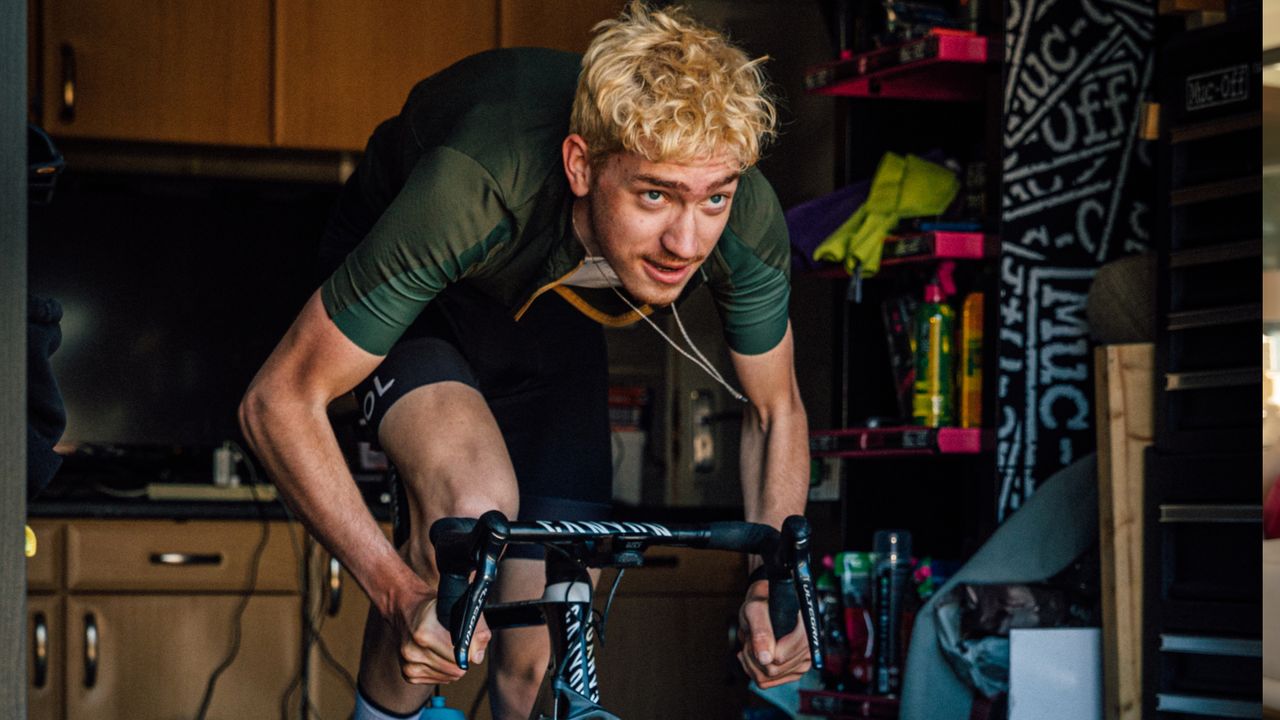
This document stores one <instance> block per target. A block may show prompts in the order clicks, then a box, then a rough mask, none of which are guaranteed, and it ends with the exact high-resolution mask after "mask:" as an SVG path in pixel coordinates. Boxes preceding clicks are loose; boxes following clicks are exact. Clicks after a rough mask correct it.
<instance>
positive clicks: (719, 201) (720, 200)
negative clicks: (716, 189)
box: [707, 194, 729, 207]
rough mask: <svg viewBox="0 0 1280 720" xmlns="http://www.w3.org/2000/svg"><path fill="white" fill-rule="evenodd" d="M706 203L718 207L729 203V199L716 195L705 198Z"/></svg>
mask: <svg viewBox="0 0 1280 720" xmlns="http://www.w3.org/2000/svg"><path fill="white" fill-rule="evenodd" d="M707 202H708V203H709V204H710V205H712V206H715V207H718V206H720V205H723V204H725V203H727V202H729V198H728V197H727V196H725V195H720V194H716V195H712V196H711V197H709V198H707Z"/></svg>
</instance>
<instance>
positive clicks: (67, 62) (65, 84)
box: [58, 42, 76, 123]
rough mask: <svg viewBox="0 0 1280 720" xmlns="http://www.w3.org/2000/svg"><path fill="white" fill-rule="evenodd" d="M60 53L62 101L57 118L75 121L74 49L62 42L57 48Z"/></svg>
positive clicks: (69, 44) (67, 121) (63, 120)
mask: <svg viewBox="0 0 1280 720" xmlns="http://www.w3.org/2000/svg"><path fill="white" fill-rule="evenodd" d="M58 50H59V53H60V54H61V55H62V102H61V103H60V107H59V109H58V118H59V119H60V120H62V122H65V123H69V122H75V119H76V49H75V48H74V47H72V45H71V43H65V42H64V43H62V47H60V48H59V49H58Z"/></svg>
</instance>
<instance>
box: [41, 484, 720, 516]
mask: <svg viewBox="0 0 1280 720" xmlns="http://www.w3.org/2000/svg"><path fill="white" fill-rule="evenodd" d="M357 487H359V488H360V490H361V493H362V494H363V495H364V498H365V503H366V504H367V505H368V506H369V509H370V511H371V512H372V513H373V516H374V517H375V518H377V519H378V520H382V521H389V520H390V519H391V504H390V497H389V495H388V493H387V491H386V485H385V483H383V482H380V481H378V480H376V479H364V480H362V481H361V482H358V483H357ZM145 492H146V484H145V483H142V482H129V481H121V480H119V479H118V478H117V479H113V480H112V481H109V482H108V481H104V480H102V479H87V478H57V479H55V481H54V482H53V483H52V484H51V485H50V486H49V487H48V488H47V489H46V490H45V491H44V492H43V493H41V494H40V495H39V496H37V497H36V498H35V499H33V500H31V501H30V502H28V504H27V514H28V515H29V516H30V517H35V518H98V519H123V518H140V519H141V518H149V519H157V518H171V519H183V520H262V519H267V520H286V519H290V517H291V516H290V514H289V512H288V510H287V509H286V508H285V505H284V503H283V502H281V501H279V500H272V501H264V502H248V501H222V500H182V501H175V500H152V499H149V498H147V497H146V495H145ZM613 519H614V520H629V521H649V522H661V523H705V522H712V521H716V520H741V519H742V511H741V510H739V509H735V508H675V507H666V506H642V507H634V506H628V505H618V506H616V507H615V508H614V511H613Z"/></svg>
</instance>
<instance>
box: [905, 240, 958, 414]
mask: <svg viewBox="0 0 1280 720" xmlns="http://www.w3.org/2000/svg"><path fill="white" fill-rule="evenodd" d="M953 268H954V265H952V264H951V263H943V264H942V265H941V266H939V268H938V274H937V277H936V278H935V279H934V281H933V282H931V283H929V285H927V286H926V287H925V289H924V303H922V304H921V305H920V307H919V308H918V309H917V310H916V317H915V338H916V353H915V365H916V380H915V393H914V395H913V398H912V405H911V410H912V413H911V415H912V418H913V420H914V421H915V423H916V424H917V425H923V426H925V427H944V426H947V425H951V424H953V423H954V421H955V376H954V372H955V362H954V360H955V348H954V346H953V344H954V339H953V338H954V335H953V333H954V332H955V311H954V310H952V309H951V306H950V305H948V304H947V301H946V298H947V295H949V294H951V293H953V292H955V286H954V284H953V283H952V281H951V271H952V269H953Z"/></svg>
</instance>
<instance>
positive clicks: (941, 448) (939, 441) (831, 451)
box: [809, 426, 992, 458]
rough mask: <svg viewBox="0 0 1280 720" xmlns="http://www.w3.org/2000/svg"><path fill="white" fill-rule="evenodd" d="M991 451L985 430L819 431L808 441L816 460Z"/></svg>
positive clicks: (898, 428)
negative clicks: (823, 458)
mask: <svg viewBox="0 0 1280 720" xmlns="http://www.w3.org/2000/svg"><path fill="white" fill-rule="evenodd" d="M991 447H992V437H991V433H990V431H987V430H983V429H982V428H957V427H943V428H928V427H916V426H905V427H885V428H845V429H841V430H817V431H814V432H812V433H810V439H809V453H810V454H811V455H812V456H813V457H837V458H860V457H894V456H903V455H975V454H977V453H981V452H984V451H987V450H990V449H991Z"/></svg>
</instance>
